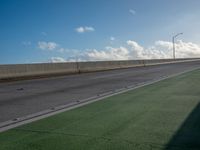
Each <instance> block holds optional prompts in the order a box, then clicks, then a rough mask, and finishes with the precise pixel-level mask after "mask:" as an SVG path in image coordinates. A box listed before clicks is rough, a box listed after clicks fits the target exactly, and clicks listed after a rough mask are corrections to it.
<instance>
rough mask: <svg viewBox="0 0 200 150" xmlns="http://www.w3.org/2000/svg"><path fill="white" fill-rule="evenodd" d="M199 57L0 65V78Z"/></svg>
mask: <svg viewBox="0 0 200 150" xmlns="http://www.w3.org/2000/svg"><path fill="white" fill-rule="evenodd" d="M196 60H200V59H199V58H187V59H176V60H174V59H151V60H150V59H149V60H122V61H93V62H66V63H40V64H15V65H12V64H11V65H0V80H4V79H13V78H25V77H43V76H55V75H64V74H76V73H82V72H93V71H104V70H111V69H120V68H129V67H137V66H148V65H157V64H165V63H177V62H185V61H196Z"/></svg>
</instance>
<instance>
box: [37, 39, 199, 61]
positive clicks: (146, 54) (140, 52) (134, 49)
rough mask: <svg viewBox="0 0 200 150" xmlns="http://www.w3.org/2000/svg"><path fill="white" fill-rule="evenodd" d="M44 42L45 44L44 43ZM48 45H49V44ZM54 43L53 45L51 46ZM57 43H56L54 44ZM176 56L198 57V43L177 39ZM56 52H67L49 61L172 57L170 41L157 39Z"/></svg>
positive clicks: (42, 47) (42, 46) (46, 47)
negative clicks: (100, 47)
mask: <svg viewBox="0 0 200 150" xmlns="http://www.w3.org/2000/svg"><path fill="white" fill-rule="evenodd" d="M44 43H45V44H44ZM44 43H40V46H41V49H49V47H51V49H52V48H55V47H56V46H55V44H49V43H50V42H49V43H47V42H44ZM49 45H50V46H49ZM52 45H54V46H52ZM56 45H57V44H56ZM175 46H176V57H177V58H190V57H200V45H198V44H195V43H192V42H183V41H177V42H176V44H175ZM58 48H59V49H58V50H56V51H57V52H62V53H63V54H67V56H68V57H67V59H64V58H61V57H52V58H51V59H50V62H66V61H77V60H78V61H103V60H132V59H163V58H172V54H173V53H172V42H168V41H162V40H158V41H156V42H155V43H154V44H153V45H151V46H148V47H144V46H141V45H140V44H138V43H137V42H136V41H133V40H128V41H127V42H126V44H125V45H124V46H120V47H105V49H102V50H98V49H87V50H76V49H65V48H62V47H58Z"/></svg>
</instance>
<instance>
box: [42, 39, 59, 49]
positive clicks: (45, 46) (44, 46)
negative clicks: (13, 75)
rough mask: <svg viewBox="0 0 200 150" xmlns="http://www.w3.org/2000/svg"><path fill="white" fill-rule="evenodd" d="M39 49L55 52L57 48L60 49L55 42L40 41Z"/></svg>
mask: <svg viewBox="0 0 200 150" xmlns="http://www.w3.org/2000/svg"><path fill="white" fill-rule="evenodd" d="M38 47H39V48H40V49H42V50H54V49H55V48H56V47H58V44H56V43H55V42H44V41H39V42H38Z"/></svg>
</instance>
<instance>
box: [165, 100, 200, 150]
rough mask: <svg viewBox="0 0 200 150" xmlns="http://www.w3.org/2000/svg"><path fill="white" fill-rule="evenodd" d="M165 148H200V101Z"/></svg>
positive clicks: (198, 149) (170, 149) (184, 149)
mask: <svg viewBox="0 0 200 150" xmlns="http://www.w3.org/2000/svg"><path fill="white" fill-rule="evenodd" d="M165 150H200V103H199V104H198V105H197V106H196V107H195V108H194V110H193V111H192V112H191V113H190V115H189V116H188V117H187V119H186V120H185V122H184V123H183V124H182V126H181V127H180V128H179V130H178V131H177V132H176V134H175V135H174V136H173V137H172V139H171V140H170V141H169V143H168V144H167V146H166V147H165Z"/></svg>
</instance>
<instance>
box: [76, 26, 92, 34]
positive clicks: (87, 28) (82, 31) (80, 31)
mask: <svg viewBox="0 0 200 150" xmlns="http://www.w3.org/2000/svg"><path fill="white" fill-rule="evenodd" d="M75 30H76V32H78V33H84V32H93V31H95V29H94V28H93V27H87V26H86V27H78V28H76V29H75Z"/></svg>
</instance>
